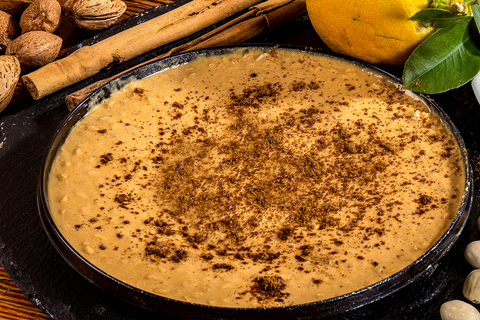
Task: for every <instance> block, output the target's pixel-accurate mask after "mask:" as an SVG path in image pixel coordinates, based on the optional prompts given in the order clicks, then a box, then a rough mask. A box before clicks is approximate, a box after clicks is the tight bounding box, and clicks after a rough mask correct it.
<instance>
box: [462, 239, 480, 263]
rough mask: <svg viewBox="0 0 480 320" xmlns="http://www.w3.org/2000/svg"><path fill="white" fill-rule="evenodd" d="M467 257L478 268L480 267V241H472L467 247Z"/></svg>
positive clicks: (465, 253)
mask: <svg viewBox="0 0 480 320" xmlns="http://www.w3.org/2000/svg"><path fill="white" fill-rule="evenodd" d="M464 255H465V259H466V260H467V262H468V263H470V265H471V266H472V267H474V268H476V269H480V241H478V240H477V241H473V242H470V243H469V244H468V245H467V247H466V248H465V252H464Z"/></svg>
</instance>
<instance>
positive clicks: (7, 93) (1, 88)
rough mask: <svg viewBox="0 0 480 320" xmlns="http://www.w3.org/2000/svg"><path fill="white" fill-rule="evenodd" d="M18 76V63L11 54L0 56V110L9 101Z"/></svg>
mask: <svg viewBox="0 0 480 320" xmlns="http://www.w3.org/2000/svg"><path fill="white" fill-rule="evenodd" d="M19 78H20V63H19V62H18V59H17V58H15V57H12V56H0V111H3V109H5V108H6V107H7V105H8V104H9V103H10V101H11V100H12V97H13V93H14V92H15V87H16V86H17V83H18V79H19Z"/></svg>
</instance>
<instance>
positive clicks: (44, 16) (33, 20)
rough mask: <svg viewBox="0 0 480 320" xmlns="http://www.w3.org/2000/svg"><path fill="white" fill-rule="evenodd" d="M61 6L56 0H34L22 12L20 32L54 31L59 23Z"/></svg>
mask: <svg viewBox="0 0 480 320" xmlns="http://www.w3.org/2000/svg"><path fill="white" fill-rule="evenodd" d="M61 14H62V7H61V6H60V3H58V1H57V0H34V1H33V2H32V4H31V5H29V6H28V8H27V9H25V11H24V12H23V14H22V17H21V18H20V27H21V28H22V33H25V32H29V31H46V32H50V33H54V32H55V30H57V28H58V26H59V24H60V16H61Z"/></svg>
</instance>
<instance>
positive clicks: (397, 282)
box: [37, 44, 473, 319]
mask: <svg viewBox="0 0 480 320" xmlns="http://www.w3.org/2000/svg"><path fill="white" fill-rule="evenodd" d="M277 48H278V49H282V50H293V51H301V52H306V53H309V54H316V55H324V56H328V57H334V58H338V59H341V60H346V61H347V62H351V63H353V64H355V65H357V66H360V67H362V68H363V69H364V70H365V71H367V72H374V73H378V74H380V75H382V76H384V77H385V78H387V79H389V80H390V81H392V82H393V83H395V84H397V85H399V86H401V84H402V82H401V80H400V79H398V78H397V77H395V76H393V75H391V74H390V73H388V72H385V71H383V70H381V69H379V68H377V67H375V66H372V65H370V64H368V63H365V62H363V61H360V60H356V59H353V58H350V57H345V56H342V55H339V54H335V53H326V52H320V51H315V50H312V49H308V48H302V47H294V46H284V45H282V46H279V45H265V44H260V45H256V44H252V45H233V46H223V47H215V48H207V49H201V50H196V51H191V52H187V53H181V54H178V55H175V56H171V57H167V58H164V59H161V60H159V61H156V62H153V63H150V64H147V65H145V66H142V67H140V68H137V69H135V70H132V71H130V72H128V73H126V74H124V75H122V76H120V77H119V78H117V79H116V80H113V81H111V82H109V83H107V84H105V85H104V86H102V87H100V88H99V89H98V90H96V91H95V92H94V93H92V94H91V95H90V96H89V97H88V98H87V99H85V100H84V101H83V102H82V103H80V104H79V105H78V106H77V107H76V108H75V109H74V110H73V111H72V112H71V113H70V114H69V115H68V116H67V117H66V118H65V119H64V120H63V122H62V123H61V124H60V126H59V127H58V129H57V130H56V131H55V134H54V135H53V137H52V138H51V140H50V142H49V144H48V146H47V149H46V152H45V154H44V157H43V161H42V166H41V170H40V175H39V180H38V187H37V189H38V192H37V205H38V209H39V214H40V218H41V222H42V225H43V227H44V229H45V231H46V233H47V235H48V237H49V239H50V241H51V242H52V244H53V245H54V247H55V248H56V250H57V251H58V252H59V253H60V255H61V256H62V257H63V258H64V259H65V260H66V262H67V263H68V264H69V265H70V266H71V267H72V268H74V269H75V270H76V271H77V272H78V273H79V274H80V275H81V276H83V277H84V278H85V279H87V280H88V281H89V282H91V283H93V284H94V285H96V286H98V287H99V288H101V289H103V290H105V291H107V292H109V293H110V294H113V295H115V296H117V297H119V298H121V299H123V300H126V301H128V302H130V303H133V304H135V305H137V306H140V307H143V308H147V309H150V310H153V311H156V312H159V313H164V314H167V315H172V316H176V317H181V318H190V319H200V318H209V319H219V318H224V317H228V318H231V319H232V318H234V319H242V318H252V317H254V318H256V317H258V318H264V317H265V316H268V317H270V316H272V317H276V316H283V317H285V316H289V317H295V318H298V319H300V318H301V319H308V318H314V317H315V318H318V317H319V316H322V317H323V316H329V315H336V314H341V313H343V312H346V311H350V310H353V309H356V308H359V307H362V306H364V305H367V304H370V303H372V302H374V301H377V300H379V299H382V298H384V297H386V296H388V295H390V294H392V293H394V292H396V291H398V290H400V289H402V288H404V287H406V286H408V285H409V284H411V283H412V282H414V281H415V280H417V279H418V278H419V277H421V276H422V275H424V274H426V273H428V272H429V270H432V269H435V265H436V264H437V263H438V261H439V260H440V259H441V258H442V257H443V256H444V255H445V253H446V252H448V251H449V250H450V248H451V247H452V246H453V244H454V243H455V241H456V240H457V239H458V237H459V235H460V233H461V232H462V230H463V228H464V226H465V223H466V221H467V219H468V215H469V213H470V209H471V206H472V201H473V172H472V167H471V165H470V162H469V159H468V155H467V153H466V147H465V144H464V141H463V139H462V137H461V135H460V132H459V131H458V129H457V128H456V127H455V125H454V124H453V123H452V121H451V120H450V118H449V117H448V115H447V114H445V112H444V111H443V110H442V109H441V108H440V107H439V106H438V105H437V104H436V103H435V102H433V101H432V100H431V99H429V98H427V97H426V96H424V95H421V94H414V95H416V96H417V97H419V98H420V99H422V100H423V101H424V102H425V103H426V105H427V106H428V107H429V108H430V110H431V111H433V112H434V113H435V114H436V115H437V116H438V117H439V118H440V119H441V120H442V122H443V123H444V124H445V126H446V127H447V128H448V129H449V130H450V131H451V132H452V134H453V136H454V138H455V139H456V142H457V144H458V146H459V148H460V150H463V151H464V152H462V160H463V164H464V167H465V174H466V186H465V192H464V195H463V198H462V203H461V206H460V209H459V211H458V212H457V214H456V216H455V218H454V220H453V222H452V223H451V225H450V227H449V228H448V229H447V231H446V232H445V233H444V235H443V236H442V237H441V238H440V239H439V240H438V241H437V242H436V243H435V244H434V246H433V247H432V248H430V249H429V250H428V251H427V252H426V253H424V254H423V255H422V256H421V257H420V258H418V259H417V260H415V261H414V262H412V263H411V264H410V265H408V266H407V267H405V268H404V269H402V270H401V271H399V272H397V273H395V274H393V275H391V276H390V277H388V278H385V279H383V280H381V281H379V282H377V283H375V284H373V285H371V286H369V287H366V288H362V289H359V290H357V291H354V292H351V293H348V294H345V295H342V296H338V297H334V298H331V299H326V300H320V301H315V302H310V303H305V304H299V305H293V306H284V307H275V308H232V307H217V306H208V305H200V304H195V303H190V302H184V301H179V300H174V299H170V298H166V297H162V296H159V295H155V294H152V293H149V292H146V291H143V290H141V289H138V288H135V287H132V286H130V285H128V284H126V283H124V282H122V281H119V280H117V279H115V278H113V277H111V276H110V275H108V274H106V273H105V272H103V271H101V270H100V269H98V268H97V267H95V266H94V265H92V264H91V263H90V262H88V261H87V260H85V259H84V258H83V257H82V256H81V255H80V254H79V253H78V252H76V251H75V250H74V249H73V248H72V247H71V246H70V244H69V243H68V242H67V241H66V240H65V239H64V238H63V236H62V235H61V233H60V232H59V230H58V229H57V228H56V226H55V223H54V222H53V219H52V217H51V216H50V213H49V210H48V202H47V198H46V194H47V188H46V181H47V180H48V173H49V170H50V167H51V164H52V161H53V158H54V156H55V154H56V151H57V150H58V148H59V147H60V146H61V145H62V143H63V141H64V140H65V137H66V136H67V135H68V132H69V130H70V128H71V127H72V126H73V125H74V124H75V123H76V122H77V121H79V120H80V119H82V118H83V117H84V116H86V114H88V110H89V107H90V105H91V104H92V103H91V102H95V103H97V102H100V101H102V100H103V99H106V98H108V97H109V96H110V95H111V94H112V92H113V91H114V90H115V89H120V88H122V87H123V86H125V85H126V84H128V83H129V82H130V80H133V79H143V78H145V77H148V76H150V75H153V74H155V73H158V72H161V71H162V70H165V69H167V68H170V67H173V66H177V65H180V64H184V63H188V62H189V61H191V60H192V59H194V58H195V57H197V56H199V55H206V56H208V55H223V54H225V53H228V52H230V51H232V50H237V49H244V50H246V51H248V50H251V49H261V50H265V51H266V52H268V51H271V50H275V49H277Z"/></svg>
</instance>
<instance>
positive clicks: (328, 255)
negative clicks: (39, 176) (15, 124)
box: [48, 49, 465, 308]
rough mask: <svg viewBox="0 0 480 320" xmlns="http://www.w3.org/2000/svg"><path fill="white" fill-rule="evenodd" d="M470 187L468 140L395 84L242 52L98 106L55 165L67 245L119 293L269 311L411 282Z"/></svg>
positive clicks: (52, 186)
mask: <svg viewBox="0 0 480 320" xmlns="http://www.w3.org/2000/svg"><path fill="white" fill-rule="evenodd" d="M464 188H465V174H464V168H463V164H462V160H461V154H460V150H459V148H458V146H457V144H456V142H455V140H454V138H453V136H452V134H451V133H450V132H449V131H448V130H447V128H446V127H445V126H444V125H443V124H442V122H441V121H440V120H439V118H438V117H437V116H436V115H435V114H434V113H432V112H431V111H430V110H429V109H428V108H427V106H426V105H425V104H424V102H422V101H421V100H420V99H418V98H415V96H413V95H409V94H408V92H405V91H404V90H402V89H401V88H399V87H398V86H397V85H395V84H393V83H391V82H389V81H388V80H387V79H385V78H384V77H382V76H381V75H379V74H376V73H374V72H372V71H368V70H364V69H362V68H361V67H359V66H356V65H353V64H352V63H349V62H345V61H343V60H338V59H335V58H330V57H325V56H322V55H317V54H308V53H306V52H302V51H293V50H286V49H274V50H272V51H270V52H264V51H262V50H260V49H249V50H245V49H238V50H236V51H233V52H232V53H230V54H226V55H220V56H216V55H213V56H199V57H197V58H196V59H194V60H193V61H191V62H188V63H186V64H183V65H179V66H177V67H173V68H169V69H167V70H164V71H162V72H159V73H157V74H155V75H152V76H150V77H148V78H146V79H143V80H136V81H133V82H132V83H131V84H129V85H128V86H126V87H125V88H123V89H121V90H120V91H118V92H116V93H115V94H114V95H113V96H112V97H110V98H108V99H106V100H105V101H103V102H101V103H99V104H98V105H95V106H93V107H92V109H91V111H90V112H89V113H88V115H87V116H86V117H85V118H84V119H82V120H81V121H80V122H79V123H78V124H76V125H75V127H74V128H73V129H72V130H71V132H70V133H69V135H68V137H67V139H66V141H65V144H64V145H63V146H62V147H61V149H60V150H59V152H58V154H57V156H56V158H55V161H54V163H53V166H52V168H51V172H50V177H49V181H48V202H49V208H50V212H51V214H52V216H53V219H54V221H55V223H56V225H57V226H58V228H59V230H60V231H61V233H62V235H63V236H64V237H65V239H66V240H67V241H68V242H69V243H70V244H71V245H72V246H73V248H75V250H77V251H78V252H79V253H80V254H81V255H82V256H83V257H84V258H85V259H87V260H88V261H90V262H91V263H92V264H93V265H95V266H96V267H98V268H99V269H101V270H103V271H104V272H106V273H108V274H110V275H112V276H113V277H115V278H117V279H119V280H121V281H123V282H125V283H128V284H130V285H132V286H134V287H137V288H140V289H143V290H146V291H149V292H152V293H155V294H158V295H161V296H165V297H169V298H173V299H178V300H183V301H189V302H194V303H199V304H207V305H215V306H224V307H246V308H259V307H276V306H284V305H295V304H302V303H307V302H312V301H318V300H323V299H328V298H332V297H336V296H340V295H343V294H346V293H349V292H352V291H355V290H358V289H361V288H365V287H368V286H370V285H372V284H374V283H376V282H378V281H380V280H382V279H385V278H386V277H388V276H390V275H392V274H394V273H396V272H398V271H400V270H402V269H403V268H405V267H406V266H408V265H409V264H410V263H412V262H413V261H415V260H416V259H417V258H419V257H420V256H421V255H422V254H424V253H425V252H426V251H427V250H428V249H429V248H431V246H432V245H433V244H434V243H435V242H436V241H438V240H439V238H440V237H441V236H442V235H443V234H444V232H445V231H446V230H447V228H448V227H449V225H450V224H451V222H452V219H453V218H454V217H455V215H456V213H457V211H458V210H459V207H460V203H461V200H462V196H463V192H464Z"/></svg>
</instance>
